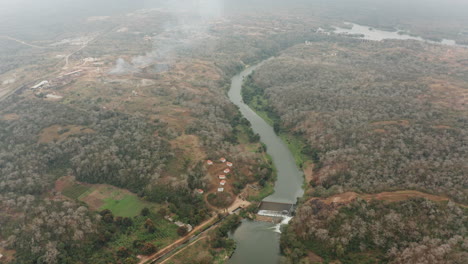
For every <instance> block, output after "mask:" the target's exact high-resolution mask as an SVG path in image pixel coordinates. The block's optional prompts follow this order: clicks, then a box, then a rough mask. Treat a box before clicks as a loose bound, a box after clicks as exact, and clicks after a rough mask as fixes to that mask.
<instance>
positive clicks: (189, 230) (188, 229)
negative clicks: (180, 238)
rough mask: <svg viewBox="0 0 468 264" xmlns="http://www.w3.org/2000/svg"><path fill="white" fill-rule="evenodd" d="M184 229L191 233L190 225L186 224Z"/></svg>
mask: <svg viewBox="0 0 468 264" xmlns="http://www.w3.org/2000/svg"><path fill="white" fill-rule="evenodd" d="M185 227H187V232H192V230H193V227H192V225H191V224H186V225H185Z"/></svg>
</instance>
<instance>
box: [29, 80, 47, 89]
mask: <svg viewBox="0 0 468 264" xmlns="http://www.w3.org/2000/svg"><path fill="white" fill-rule="evenodd" d="M48 85H49V81H42V82H40V83H38V84H36V85H34V86H33V87H31V89H37V88H41V87H44V86H48Z"/></svg>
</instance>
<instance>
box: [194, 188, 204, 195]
mask: <svg viewBox="0 0 468 264" xmlns="http://www.w3.org/2000/svg"><path fill="white" fill-rule="evenodd" d="M195 191H196V192H197V193H198V194H203V193H204V191H203V190H202V189H196V190H195Z"/></svg>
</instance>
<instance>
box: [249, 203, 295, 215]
mask: <svg viewBox="0 0 468 264" xmlns="http://www.w3.org/2000/svg"><path fill="white" fill-rule="evenodd" d="M294 208H295V205H294V204H291V203H274V202H261V203H260V206H259V207H258V213H257V214H258V215H263V216H271V217H285V216H291V214H292V213H293V212H294Z"/></svg>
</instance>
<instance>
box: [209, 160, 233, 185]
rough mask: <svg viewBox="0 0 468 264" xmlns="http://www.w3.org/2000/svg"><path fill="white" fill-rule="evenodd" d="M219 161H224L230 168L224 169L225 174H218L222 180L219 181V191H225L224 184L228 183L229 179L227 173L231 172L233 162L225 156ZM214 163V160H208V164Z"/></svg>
mask: <svg viewBox="0 0 468 264" xmlns="http://www.w3.org/2000/svg"><path fill="white" fill-rule="evenodd" d="M219 161H221V162H222V163H225V164H226V166H227V167H228V168H226V169H224V171H223V173H224V174H221V175H219V176H218V179H219V180H220V181H219V185H220V186H219V188H218V192H224V187H223V186H224V185H226V183H227V181H226V174H228V173H230V172H231V169H230V168H231V167H232V163H231V162H229V161H227V160H226V159H225V158H220V159H219ZM210 163H211V164H213V162H212V161H211V160H209V161H207V164H208V165H210Z"/></svg>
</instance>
